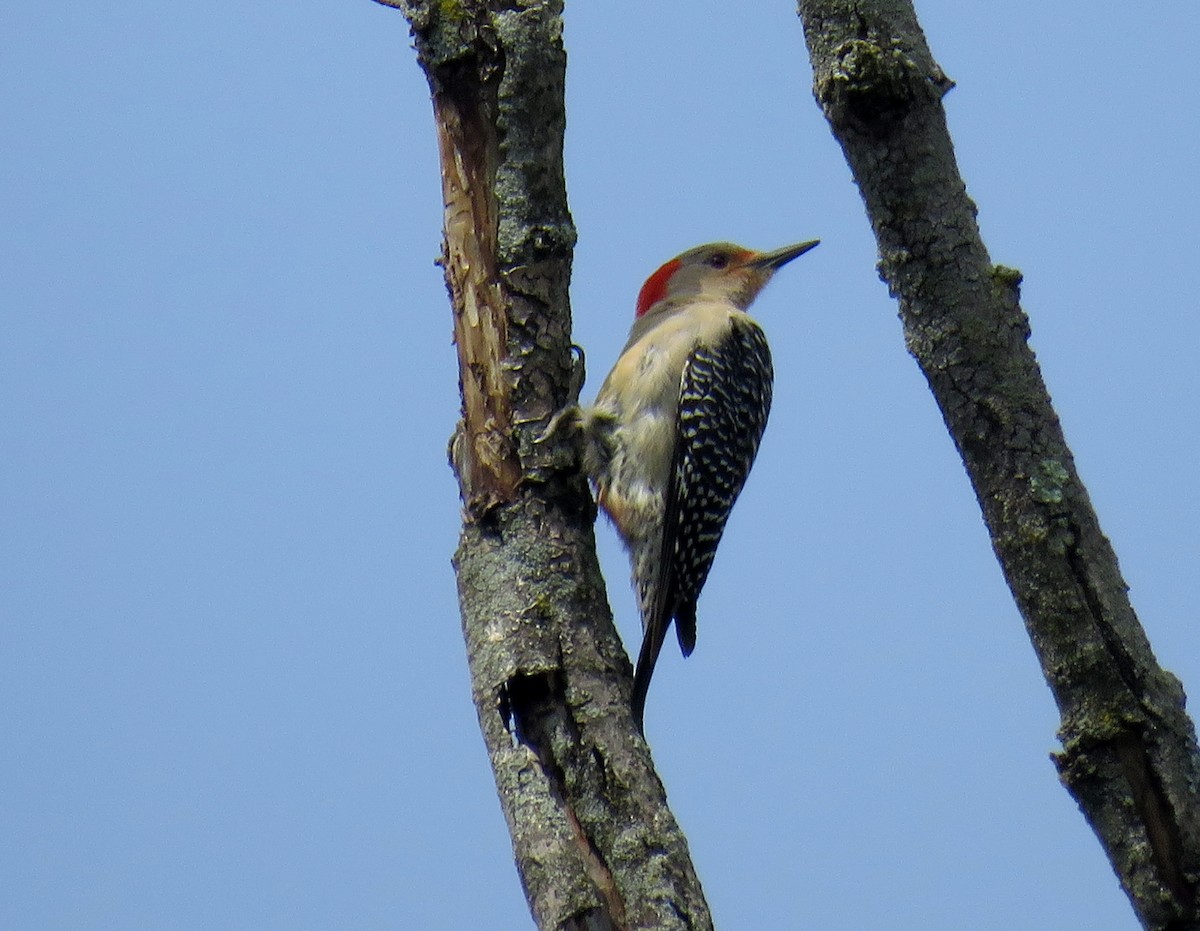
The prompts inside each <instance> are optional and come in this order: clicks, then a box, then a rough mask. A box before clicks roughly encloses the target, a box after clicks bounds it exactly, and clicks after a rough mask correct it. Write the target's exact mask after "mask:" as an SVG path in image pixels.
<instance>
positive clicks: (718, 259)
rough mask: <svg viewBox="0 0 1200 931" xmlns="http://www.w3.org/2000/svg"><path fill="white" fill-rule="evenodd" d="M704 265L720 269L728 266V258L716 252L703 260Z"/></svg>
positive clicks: (722, 253)
mask: <svg viewBox="0 0 1200 931" xmlns="http://www.w3.org/2000/svg"><path fill="white" fill-rule="evenodd" d="M704 264H705V265H707V266H708V267H709V268H716V269H722V268H724V267H725V266H726V265H728V264H729V256H727V255H726V254H725V253H724V252H716V253H714V254H713V255H710V256H709V257H708V258H707V259H705V260H704Z"/></svg>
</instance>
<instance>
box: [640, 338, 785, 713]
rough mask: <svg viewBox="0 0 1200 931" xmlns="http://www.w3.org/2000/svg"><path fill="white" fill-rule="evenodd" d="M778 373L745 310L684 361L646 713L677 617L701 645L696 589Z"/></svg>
mask: <svg viewBox="0 0 1200 931" xmlns="http://www.w3.org/2000/svg"><path fill="white" fill-rule="evenodd" d="M773 378H774V373H773V369H772V366H771V350H770V348H769V347H768V346H767V340H766V337H765V336H764V335H763V331H762V330H761V329H760V328H759V326H758V325H757V324H756V323H755V322H754V321H753V320H751V319H750V318H749V317H744V316H739V317H734V318H733V319H732V321H731V325H730V328H729V332H728V334H727V335H726V336H725V338H724V339H722V340H720V341H719V342H717V343H715V344H713V345H711V346H707V347H705V346H698V347H697V348H696V349H694V350H693V351H692V353H691V355H690V356H689V357H688V361H687V364H686V365H685V366H684V369H683V377H682V379H681V384H680V396H679V406H678V423H677V427H678V430H677V434H676V435H677V440H676V447H675V451H674V458H673V462H672V467H671V479H670V487H669V489H668V492H667V503H666V513H665V515H664V518H663V534H662V540H663V546H662V557H661V559H660V561H659V571H658V573H657V575H658V578H657V584H656V585H655V586H654V592H653V596H654V603H653V610H651V611H650V613H649V616H650V620H649V623H648V624H647V625H646V629H645V631H644V632H643V639H642V649H641V653H640V654H639V656H638V665H637V672H636V675H635V676H634V692H633V695H634V699H633V707H634V712H635V715H636V716H637V718H638V720H639V721H640V720H641V712H642V709H643V707H644V703H645V698H646V690H647V689H648V688H649V685H650V677H651V675H652V674H653V672H654V664H655V662H656V661H657V659H658V654H659V651H660V650H661V649H662V644H663V640H664V638H665V637H666V632H667V627H668V625H669V624H670V623H671V620H672V619H674V620H675V625H676V633H677V634H678V637H679V647H680V649H681V650H682V651H683V655H684V656H687V655H688V654H690V653H691V652H692V648H693V647H694V646H695V645H696V599H697V598H698V597H699V595H700V590H701V589H702V588H703V587H704V583H705V581H706V580H707V578H708V572H709V569H711V568H712V563H713V557H714V556H715V555H716V551H717V544H718V543H719V542H720V540H721V534H722V533H723V532H724V530H725V522H726V521H727V520H728V519H729V512H730V510H731V509H732V508H733V503H734V501H736V500H737V497H738V495H739V494H740V493H741V490H742V486H743V485H745V483H746V476H747V475H749V474H750V467H751V465H753V463H754V457H755V455H756V454H757V452H758V444H759V441H760V440H761V439H762V435H763V430H764V428H765V427H766V425H767V415H768V413H769V412H770V409H771V389H772V384H773Z"/></svg>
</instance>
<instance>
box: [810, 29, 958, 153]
mask: <svg viewBox="0 0 1200 931" xmlns="http://www.w3.org/2000/svg"><path fill="white" fill-rule="evenodd" d="M935 70H936V71H937V74H933V75H924V74H922V73H921V69H920V68H919V67H918V66H917V64H916V62H914V61H913V60H912V58H910V57H909V56H908V55H907V54H905V52H904V50H903V49H902V48H901V47H900V45H899V43H896V42H889V43H888V44H887V45H880V44H879V43H877V42H875V41H873V40H871V39H862V38H859V39H850V40H848V41H846V42H843V43H842V44H841V45H839V46H838V47H837V48H836V49H835V50H834V53H833V66H832V67H831V68H830V70H829V72H828V73H827V74H826V75H825V76H824V79H823V80H820V81H819V82H818V86H817V99H818V100H819V101H820V102H821V107H822V109H824V111H825V115H826V117H827V118H828V119H829V120H830V122H832V123H834V125H844V124H846V123H853V124H857V125H859V126H861V127H863V128H868V129H873V130H874V131H876V132H878V131H881V130H886V129H887V128H889V127H890V126H892V125H893V124H895V123H897V122H899V121H900V120H901V119H903V118H904V117H905V116H906V115H907V114H908V112H909V111H910V110H911V109H912V108H913V106H914V105H915V104H916V103H917V102H918V101H920V100H921V99H922V98H923V97H926V96H928V95H929V94H930V93H931V92H932V93H933V94H934V95H935V96H936V97H938V98H940V97H941V96H942V95H943V94H944V93H945V92H946V90H948V89H949V87H950V86H952V85H953V82H952V81H950V80H949V79H948V78H947V77H946V76H945V75H944V74H942V73H941V70H940V69H935Z"/></svg>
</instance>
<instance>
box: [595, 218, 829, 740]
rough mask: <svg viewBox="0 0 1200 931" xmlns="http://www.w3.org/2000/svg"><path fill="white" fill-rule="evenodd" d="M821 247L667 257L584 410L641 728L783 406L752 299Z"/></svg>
mask: <svg viewBox="0 0 1200 931" xmlns="http://www.w3.org/2000/svg"><path fill="white" fill-rule="evenodd" d="M815 245H817V243H816V241H813V242H804V243H800V244H798V245H794V246H787V247H786V248H783V249H776V250H775V251H773V252H754V251H752V250H750V249H745V248H743V247H741V246H735V245H733V244H732V243H724V242H722V243H713V244H711V245H707V246H699V247H697V248H695V249H690V250H688V251H687V252H685V253H683V254H682V255H680V256H677V257H676V258H674V259H672V260H671V261H669V262H667V263H666V264H665V265H663V266H662V268H660V269H659V270H658V271H656V272H655V273H654V274H653V275H651V276H650V277H649V278H648V279H647V280H646V283H645V285H643V286H642V291H641V294H639V295H638V302H637V316H636V318H635V320H634V323H633V329H632V330H631V331H630V334H629V341H628V342H627V343H626V344H625V349H624V351H623V352H622V353H621V357H620V358H619V359H618V360H617V364H616V365H614V366H613V369H612V371H611V372H609V374H608V378H606V379H605V380H604V384H603V385H602V386H601V388H600V393H599V394H598V395H597V396H596V401H595V403H594V404H593V405H592V406H591V407H588V408H584V410H583V412H582V420H581V423H582V428H583V435H584V468H585V470H586V471H587V473H588V476H589V477H590V479H591V481H592V484H593V485H594V486H595V488H596V500H597V503H598V504H599V505H600V507H601V508H603V509H604V511H605V512H606V513H607V514H608V516H609V517H610V518H611V519H612V522H613V524H614V526H615V527H616V529H617V533H618V534H620V536H621V539H622V541H623V542H624V544H625V547H626V549H628V550H629V559H630V562H631V563H632V565H633V587H634V590H635V591H636V593H637V598H638V604H639V606H640V608H641V615H642V648H641V652H640V654H639V655H638V661H637V671H636V673H635V674H634V680H633V717H634V721H635V722H636V723H637V726H638V728H639V729H641V727H642V717H643V714H644V712H645V707H646V691H647V689H648V688H649V687H650V677H651V675H652V674H653V673H654V664H655V662H656V660H657V659H658V654H659V651H660V650H661V649H662V645H663V639H664V638H665V637H666V634H667V627H668V626H669V625H670V623H671V621H672V620H674V621H675V632H676V634H677V635H678V638H679V648H680V649H681V650H682V651H683V655H684V656H688V655H689V654H690V653H691V652H692V648H693V647H694V646H695V645H696V599H697V598H698V597H699V595H700V589H701V588H703V587H704V582H705V580H706V579H707V578H708V571H709V569H710V568H711V567H712V562H713V557H714V556H715V555H716V552H717V544H718V543H719V542H720V540H721V534H722V532H723V531H724V529H725V522H726V520H728V519H729V512H730V510H731V509H732V508H733V503H734V501H736V500H737V496H738V494H739V493H740V492H741V490H742V485H743V484H744V483H745V481H746V476H747V475H748V474H749V472H750V466H751V465H752V464H753V462H754V456H755V453H757V452H758V443H759V440H760V439H761V438H762V433H763V428H764V427H765V426H766V423H767V414H768V412H769V411H770V408H771V387H772V380H773V371H772V368H771V352H770V349H769V348H768V347H767V340H766V337H765V336H764V335H763V331H762V330H761V329H760V328H759V326H758V324H757V323H755V322H754V320H753V319H752V318H751V317H750V315H749V314H747V313H746V308H747V307H749V306H750V303H751V302H752V301H753V300H754V298H755V296H756V295H757V294H758V292H759V291H761V290H762V288H763V286H764V285H766V283H767V282H768V281H770V280H771V276H772V275H773V274H774V273H775V272H776V271H777V270H778V269H779V268H780V267H781V266H783V265H784V264H785V263H787V262H790V261H791V260H792V259H794V258H796V257H797V256H800V255H803V254H804V253H805V252H807V251H808V250H809V249H811V248H812V247H813V246H815Z"/></svg>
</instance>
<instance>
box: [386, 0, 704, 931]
mask: <svg viewBox="0 0 1200 931" xmlns="http://www.w3.org/2000/svg"><path fill="white" fill-rule="evenodd" d="M382 2H385V4H386V5H388V6H395V7H397V8H398V9H400V10H401V11H402V12H403V13H404V15H405V16H406V18H407V19H408V21H409V24H410V25H411V27H412V32H413V36H414V38H415V40H416V48H417V54H418V60H419V63H420V65H421V67H422V69H423V70H424V72H425V75H426V78H427V79H428V81H429V86H430V91H431V95H432V99H433V109H434V116H435V120H436V123H437V134H438V143H439V153H440V160H441V167H442V185H443V194H444V197H445V230H444V232H445V241H444V245H443V254H442V265H443V268H444V271H445V276H446V285H447V289H448V291H449V293H450V299H451V305H452V309H453V315H454V336H455V344H456V346H457V349H458V358H459V379H460V388H461V392H462V405H463V406H462V420H461V421H460V423H459V425H458V428H457V430H456V431H455V436H454V439H453V440H452V443H451V460H452V465H453V467H454V470H455V473H456V475H457V476H458V479H459V487H460V491H461V495H462V500H463V505H464V507H463V527H462V534H461V537H460V541H459V547H458V551H457V553H456V554H455V559H454V565H455V569H456V572H457V576H458V588H459V603H460V608H461V612H462V624H463V634H464V638H465V640H466V645H467V659H468V663H469V665H470V670H471V685H472V697H473V699H474V702H475V706H476V710H477V713H478V716H479V724H480V729H481V731H482V732H483V737H484V742H485V744H486V745H487V750H488V755H489V758H490V760H491V764H492V769H493V772H494V774H495V778H496V787H497V790H498V793H499V796H500V803H501V807H502V808H503V810H504V815H505V818H506V820H507V822H508V827H509V833H510V834H511V836H512V842H513V852H514V855H515V858H516V861H517V867H518V870H519V872H520V876H521V881H522V884H523V886H524V889H525V894H526V897H527V899H528V901H529V906H530V910H531V911H532V913H533V916H534V919H535V920H536V922H537V924H538V927H539V928H541V929H564V931H565V929H580V931H584V929H587V931H602V929H634V928H639V929H640V928H662V929H679V931H684V929H691V931H703V929H709V928H711V927H712V919H711V918H710V916H709V913H708V907H707V905H706V903H705V901H704V896H703V893H702V891H701V889H700V884H699V880H698V879H697V877H696V874H695V871H694V870H693V868H692V864H691V860H690V858H689V855H688V850H687V843H686V840H685V839H684V837H683V834H682V832H681V831H680V830H679V826H678V825H677V824H676V822H675V819H674V818H673V817H672V815H671V812H670V810H669V809H668V808H667V804H666V795H665V792H664V791H663V787H662V784H661V782H660V781H659V779H658V776H657V775H656V774H655V772H654V769H653V764H652V761H651V758H650V753H649V749H648V748H647V746H646V744H645V742H644V741H643V740H642V739H641V738H640V737H639V736H638V734H637V730H636V728H635V727H634V726H633V722H632V719H631V716H630V711H629V697H630V686H631V682H632V669H631V667H630V664H629V660H628V657H627V656H626V654H625V650H624V648H623V646H622V644H621V641H620V638H619V637H618V635H617V632H616V630H615V628H614V627H613V623H612V616H611V612H610V610H609V607H608V603H607V600H606V598H605V593H604V586H603V581H602V579H601V576H600V569H599V565H598V563H597V561H596V552H595V539H594V536H593V533H592V523H593V521H594V519H595V507H594V505H593V503H592V499H591V496H590V495H589V493H588V491H587V487H586V485H585V483H584V481H583V479H582V477H581V475H580V473H579V469H578V462H577V461H576V455H575V451H574V450H573V449H572V447H571V446H570V444H569V443H568V442H567V439H568V438H567V437H552V438H549V439H547V440H546V441H545V442H539V436H540V435H541V433H542V431H543V429H544V428H545V426H546V424H547V421H548V420H549V418H550V417H551V415H552V414H553V412H555V411H556V410H558V409H559V408H561V407H562V406H563V405H564V404H565V403H567V401H568V400H569V393H570V386H571V385H572V383H573V382H574V383H576V384H577V383H578V377H577V373H576V372H575V371H574V366H573V362H572V354H571V346H570V310H569V304H568V298H567V285H568V282H569V279H570V262H571V250H572V248H573V246H574V242H575V230H574V227H573V225H572V223H571V218H570V215H569V213H568V211H567V205H566V192H565V184H564V181H563V169H562V141H563V129H564V125H565V116H564V110H563V90H564V78H565V66H566V59H565V54H564V52H563V48H562V41H561V28H562V24H561V19H560V14H561V2H558V0H546V2H536V0H532V2H523V3H520V4H509V3H501V2H495V0H494V2H483V0H449V2H445V0H437V2H434V0H426V2H415V0H382ZM564 432H565V431H564Z"/></svg>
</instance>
